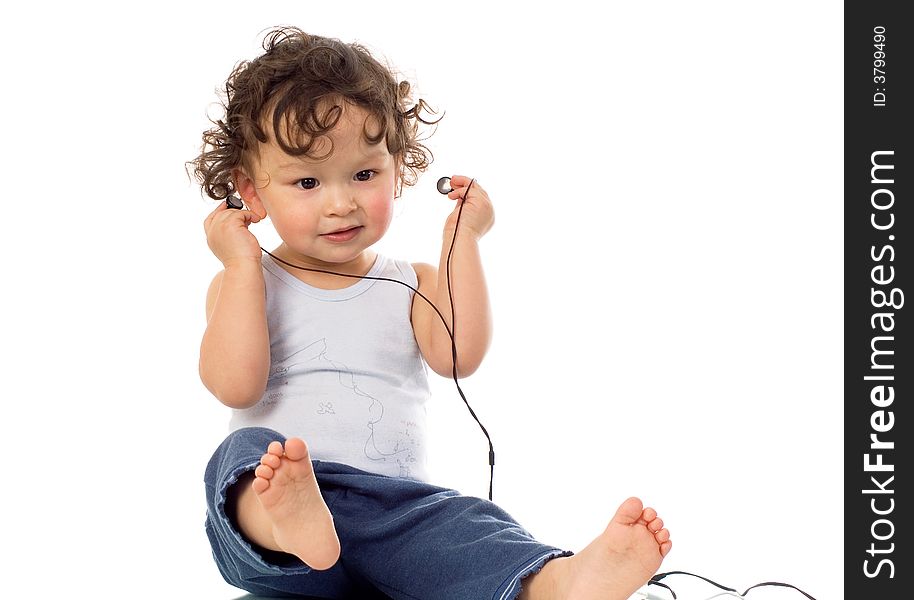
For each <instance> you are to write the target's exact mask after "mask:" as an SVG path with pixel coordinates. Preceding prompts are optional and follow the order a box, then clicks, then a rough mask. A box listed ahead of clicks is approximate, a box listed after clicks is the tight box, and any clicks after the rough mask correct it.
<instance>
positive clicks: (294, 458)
mask: <svg viewBox="0 0 914 600" xmlns="http://www.w3.org/2000/svg"><path fill="white" fill-rule="evenodd" d="M254 475H255V477H254V481H253V482H252V483H251V488H253V490H254V492H255V493H256V495H257V499H258V500H259V501H260V504H261V506H263V509H264V511H266V514H267V516H268V518H269V519H270V521H271V523H272V530H273V539H274V540H275V541H276V544H277V545H278V546H279V548H280V549H281V550H282V551H283V552H288V553H289V554H294V555H295V556H297V557H298V558H300V559H301V560H302V562H304V563H305V564H306V565H308V566H309V567H311V568H312V569H317V570H324V569H329V568H330V567H332V566H333V565H334V564H336V561H337V559H339V557H340V541H339V539H338V538H337V535H336V529H335V528H334V526H333V516H332V515H331V514H330V510H329V509H328V508H327V505H326V503H324V498H323V497H322V496H321V492H320V489H318V487H317V480H316V479H315V477H314V469H313V468H312V466H311V458H310V456H309V455H308V447H307V446H306V445H305V442H304V441H303V440H301V439H299V438H289V439H288V440H286V445H285V448H284V447H283V445H282V444H281V443H280V442H271V443H270V446H269V448H267V453H266V454H264V455H263V456H262V457H261V458H260V465H258V467H257V468H256V469H255V470H254Z"/></svg>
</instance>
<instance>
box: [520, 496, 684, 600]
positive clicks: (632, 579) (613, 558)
mask: <svg viewBox="0 0 914 600" xmlns="http://www.w3.org/2000/svg"><path fill="white" fill-rule="evenodd" d="M672 546H673V543H672V542H671V541H670V532H669V531H668V530H667V529H664V527H663V520H662V519H661V518H660V517H658V516H657V511H655V510H654V509H653V508H644V505H643V504H642V503H641V500H639V499H638V498H629V499H628V500H626V501H625V502H623V503H622V504H621V505H620V506H619V509H618V510H617V511H616V514H615V515H613V518H612V520H611V521H610V522H609V525H608V526H607V527H606V530H605V531H604V532H603V533H602V534H600V536H599V537H598V538H597V539H595V540H594V541H593V542H591V543H590V545H589V546H587V547H586V548H584V549H583V550H582V551H581V552H579V553H577V554H575V555H574V556H569V557H566V558H554V559H552V560H550V561H549V562H547V563H546V565H545V566H544V567H543V569H542V570H541V571H540V572H539V573H537V574H536V575H534V576H531V577H530V578H529V581H525V582H524V591H523V593H522V594H521V598H522V599H532V598H536V599H540V598H548V599H550V600H627V599H628V598H630V597H631V595H632V594H634V593H635V592H636V591H637V590H638V588H640V587H641V586H643V585H644V584H645V583H647V581H648V580H649V579H650V578H651V576H652V575H653V574H654V573H656V572H657V569H658V568H659V567H660V563H661V562H662V561H663V558H664V557H665V556H666V555H667V553H668V552H669V551H670V548H671V547H672Z"/></svg>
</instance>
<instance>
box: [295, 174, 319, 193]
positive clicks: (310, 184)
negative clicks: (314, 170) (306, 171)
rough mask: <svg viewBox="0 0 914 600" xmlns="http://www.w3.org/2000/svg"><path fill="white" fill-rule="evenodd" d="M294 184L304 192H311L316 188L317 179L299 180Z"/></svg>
mask: <svg viewBox="0 0 914 600" xmlns="http://www.w3.org/2000/svg"><path fill="white" fill-rule="evenodd" d="M296 183H297V184H298V185H299V186H301V188H302V189H304V190H313V189H314V188H316V187H317V179H315V178H314V177H305V178H304V179H299V180H298V181H297V182H296Z"/></svg>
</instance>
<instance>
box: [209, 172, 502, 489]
mask: <svg viewBox="0 0 914 600" xmlns="http://www.w3.org/2000/svg"><path fill="white" fill-rule="evenodd" d="M474 183H476V180H475V179H472V180H470V183H469V185H467V189H466V192H464V197H463V198H460V205H459V208H458V209H457V223H456V224H455V225H454V236H453V237H452V238H451V246H450V248H449V249H448V253H447V260H446V263H445V264H446V269H447V273H446V279H447V293H448V299H449V300H450V303H451V317H452V324H453V325H456V320H455V313H454V295H453V294H452V293H451V255H452V253H453V251H454V242H455V241H456V240H457V229H458V228H459V227H460V216H461V215H462V214H463V203H464V200H465V198H466V195H467V194H468V193H469V192H470V189H471V188H472V187H473V184H474ZM437 188H438V192H440V193H441V194H449V193H450V192H452V191H453V188H451V178H450V177H442V178H440V179H439V180H438V183H437ZM225 204H226V206H228V207H229V208H234V209H242V208H244V204H243V203H242V202H241V200H240V199H239V198H238V197H237V196H235V195H230V196H228V197H227V198H226V199H225ZM260 249H261V251H263V252H264V253H266V254H267V255H269V256H270V257H271V258H273V259H274V260H276V261H278V262H281V263H282V264H284V265H286V266H288V267H291V268H293V269H300V270H302V271H313V272H315V273H326V274H328V275H338V276H340V277H350V278H353V279H372V280H376V281H390V282H392V283H399V284H400V285H403V286H406V287H408V288H409V289H411V290H412V291H413V292H415V293H416V295H418V296H419V297H420V298H422V299H423V300H425V301H426V302H427V303H428V305H429V306H431V307H432V309H433V310H434V311H435V312H436V313H437V314H438V318H439V319H441V323H442V324H443V325H444V328H445V330H447V334H448V337H449V338H450V339H451V357H452V363H451V364H452V371H451V375H452V378H453V380H454V385H455V386H456V387H457V393H458V394H460V398H461V399H462V400H463V402H464V404H466V407H467V410H468V411H470V416H472V417H473V419H474V420H475V421H476V424H477V425H479V428H480V429H481V430H482V433H483V435H485V436H486V440H487V441H488V443H489V500H490V501H491V500H492V485H493V482H494V479H495V447H494V446H493V444H492V437H491V436H490V435H489V432H488V430H486V428H485V426H483V424H482V422H481V421H480V420H479V417H477V416H476V411H474V410H473V408H472V407H471V406H470V403H469V401H467V398H466V395H464V393H463V390H462V389H461V388H460V383H459V382H458V381H457V342H456V341H455V339H454V332H453V329H452V327H448V324H447V320H446V319H445V318H444V315H442V314H441V311H440V310H438V307H437V306H435V303H434V302H432V301H431V300H429V299H428V298H427V297H425V295H423V294H422V293H421V292H420V291H419V290H417V289H416V288H414V287H413V286H411V285H409V284H408V283H406V282H404V281H400V280H398V279H391V278H389V277H373V276H368V275H350V274H348V273H337V272H335V271H324V270H322V269H312V268H310V267H302V266H300V265H295V264H292V263H290V262H288V261H285V260H283V259H281V258H279V257H278V256H275V255H274V254H272V253H271V252H270V251H269V250H267V249H265V248H264V247H263V246H261V247H260Z"/></svg>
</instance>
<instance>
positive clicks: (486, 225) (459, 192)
mask: <svg viewBox="0 0 914 600" xmlns="http://www.w3.org/2000/svg"><path fill="white" fill-rule="evenodd" d="M471 181H473V179H472V178H471V177H465V176H464V175H453V176H451V188H452V189H451V191H450V192H448V195H447V197H448V198H450V199H451V200H457V199H458V198H465V200H464V203H463V213H461V215H460V232H461V233H462V234H463V233H469V234H472V235H473V236H474V237H475V238H476V239H477V240H479V239H480V238H481V237H482V236H484V235H485V234H486V233H487V232H488V231H489V229H491V228H492V225H493V224H494V223H495V211H494V210H493V209H492V201H491V200H489V194H487V193H486V191H485V190H484V189H482V186H481V185H479V182H478V181H473V186H472V187H471V188H470V189H469V193H467V187H468V186H469V185H470V182H471ZM459 210H460V203H458V204H457V206H455V207H454V210H453V211H452V212H451V214H450V215H448V218H447V222H446V223H445V224H444V232H445V234H450V232H453V231H454V229H455V227H456V226H457V213H458V211H459ZM448 237H450V235H448Z"/></svg>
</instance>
